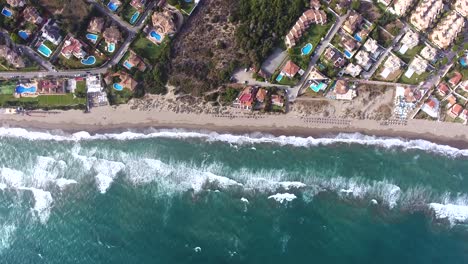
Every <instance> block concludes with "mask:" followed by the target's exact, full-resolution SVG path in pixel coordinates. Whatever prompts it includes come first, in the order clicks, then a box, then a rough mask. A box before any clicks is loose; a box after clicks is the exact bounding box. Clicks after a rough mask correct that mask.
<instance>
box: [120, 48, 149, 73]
mask: <svg viewBox="0 0 468 264" xmlns="http://www.w3.org/2000/svg"><path fill="white" fill-rule="evenodd" d="M122 65H123V66H124V67H125V68H126V69H128V70H131V69H133V68H137V69H138V70H139V71H141V72H144V71H145V70H146V64H145V63H144V62H143V60H142V59H141V58H140V57H139V56H138V55H137V54H136V53H135V52H134V51H133V50H130V55H129V56H128V58H127V59H126V60H125V61H124V62H123V64H122Z"/></svg>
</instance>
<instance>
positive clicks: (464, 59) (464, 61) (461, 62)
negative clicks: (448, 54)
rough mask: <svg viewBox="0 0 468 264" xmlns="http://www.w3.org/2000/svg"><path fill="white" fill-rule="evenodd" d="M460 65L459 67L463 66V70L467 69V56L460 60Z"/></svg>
mask: <svg viewBox="0 0 468 264" xmlns="http://www.w3.org/2000/svg"><path fill="white" fill-rule="evenodd" d="M460 64H461V66H463V67H465V68H466V67H468V56H467V57H463V58H460Z"/></svg>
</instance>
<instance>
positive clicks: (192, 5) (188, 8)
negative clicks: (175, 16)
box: [180, 1, 195, 15]
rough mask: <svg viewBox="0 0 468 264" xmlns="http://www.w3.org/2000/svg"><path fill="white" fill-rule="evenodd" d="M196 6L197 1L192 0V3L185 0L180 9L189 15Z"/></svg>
mask: <svg viewBox="0 0 468 264" xmlns="http://www.w3.org/2000/svg"><path fill="white" fill-rule="evenodd" d="M194 8H195V1H192V2H191V3H187V2H185V1H183V2H182V5H181V6H180V9H181V10H182V11H184V12H185V13H186V14H187V15H188V14H190V13H191V12H192V11H193V9H194Z"/></svg>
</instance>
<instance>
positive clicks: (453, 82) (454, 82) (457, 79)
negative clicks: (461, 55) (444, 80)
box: [449, 72, 463, 86]
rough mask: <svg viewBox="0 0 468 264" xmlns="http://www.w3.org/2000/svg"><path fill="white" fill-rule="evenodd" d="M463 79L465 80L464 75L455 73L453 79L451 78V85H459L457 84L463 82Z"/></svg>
mask: <svg viewBox="0 0 468 264" xmlns="http://www.w3.org/2000/svg"><path fill="white" fill-rule="evenodd" d="M462 78H463V75H462V74H461V73H459V72H455V73H454V74H453V77H452V78H450V80H449V83H450V84H451V85H453V86H455V85H457V84H458V83H459V82H460V81H461V79H462Z"/></svg>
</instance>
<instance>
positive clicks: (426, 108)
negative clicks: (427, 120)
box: [421, 97, 440, 118]
mask: <svg viewBox="0 0 468 264" xmlns="http://www.w3.org/2000/svg"><path fill="white" fill-rule="evenodd" d="M439 108H440V102H439V100H437V99H436V98H434V97H430V98H429V99H427V101H426V102H425V103H424V105H423V106H422V107H421V110H422V111H423V112H424V113H426V114H428V115H429V116H430V117H432V118H438V117H439Z"/></svg>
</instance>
